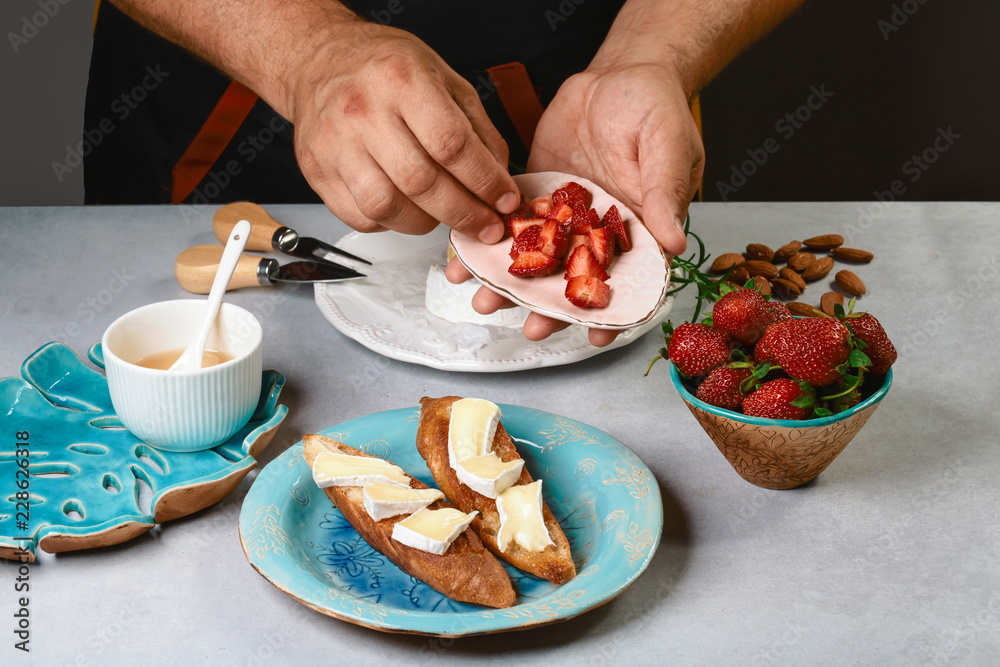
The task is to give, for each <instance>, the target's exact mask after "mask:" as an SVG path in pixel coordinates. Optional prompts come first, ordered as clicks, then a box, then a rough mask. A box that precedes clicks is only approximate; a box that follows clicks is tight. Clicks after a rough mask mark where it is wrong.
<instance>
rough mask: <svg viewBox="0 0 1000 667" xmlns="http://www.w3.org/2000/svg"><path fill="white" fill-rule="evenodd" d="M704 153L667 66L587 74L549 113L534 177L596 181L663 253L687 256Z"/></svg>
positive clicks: (535, 153) (539, 133) (536, 148)
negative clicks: (551, 174)
mask: <svg viewBox="0 0 1000 667" xmlns="http://www.w3.org/2000/svg"><path fill="white" fill-rule="evenodd" d="M704 167H705V149H704V148H703V146H702V142H701V136H700V135H699V134H698V128H697V127H696V126H695V124H694V119H693V118H692V116H691V111H690V109H689V108H688V103H687V97H686V95H685V93H684V91H683V89H682V88H681V83H680V80H679V78H678V77H677V76H676V75H674V74H673V73H672V72H671V70H670V69H668V68H667V67H662V66H657V65H636V64H629V65H624V66H617V67H606V68H602V69H588V70H586V71H585V72H582V73H580V74H577V75H576V76H573V77H571V78H570V79H568V80H567V81H566V83H565V84H563V86H562V87H561V88H560V89H559V92H558V94H557V95H556V97H555V99H554V100H553V101H552V104H550V105H549V107H548V109H546V110H545V113H544V114H543V115H542V118H541V120H540V121H539V124H538V129H537V130H536V131H535V141H534V144H533V145H532V148H531V157H530V158H529V160H528V170H529V171H564V172H567V173H570V174H575V175H578V176H583V177H584V178H589V179H590V180H592V181H594V182H595V183H597V184H598V185H600V186H602V187H603V188H604V189H605V190H607V191H608V193H610V194H611V195H612V196H614V197H616V198H618V199H620V200H621V201H622V202H623V203H624V204H625V205H626V206H628V207H629V208H630V209H632V210H633V211H634V212H635V213H636V214H637V215H638V216H639V217H640V218H642V220H643V222H644V223H645V225H646V228H647V229H649V231H650V233H651V234H652V235H653V238H655V239H656V240H657V241H659V243H660V245H661V246H663V248H664V250H666V251H667V252H668V253H670V254H672V255H679V254H680V253H682V252H684V249H685V248H686V246H687V242H686V240H685V237H684V232H683V228H682V225H683V221H684V218H685V217H686V216H687V208H688V204H689V203H690V202H691V199H692V198H693V197H694V195H695V193H696V192H697V191H698V185H699V183H701V176H702V172H703V170H704Z"/></svg>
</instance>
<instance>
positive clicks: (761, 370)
mask: <svg viewBox="0 0 1000 667" xmlns="http://www.w3.org/2000/svg"><path fill="white" fill-rule="evenodd" d="M770 372H771V362H769V361H764V362H761V363H760V364H759V365H758V366H757V368H755V369H753V376H754V377H755V378H756V379H758V380H763V379H764V376H765V375H767V374H768V373H770Z"/></svg>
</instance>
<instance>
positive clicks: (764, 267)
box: [740, 259, 778, 278]
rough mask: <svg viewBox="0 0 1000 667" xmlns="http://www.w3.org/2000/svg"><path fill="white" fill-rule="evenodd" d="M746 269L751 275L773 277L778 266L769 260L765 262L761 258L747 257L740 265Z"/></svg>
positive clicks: (776, 272)
mask: <svg viewBox="0 0 1000 667" xmlns="http://www.w3.org/2000/svg"><path fill="white" fill-rule="evenodd" d="M740 266H741V267H743V268H744V269H746V270H747V273H748V274H750V275H751V276H764V277H765V278H773V277H775V276H776V275H778V267H776V266H775V265H774V264H771V262H765V261H764V260H762V259H748V260H747V261H745V262H743V263H742V264H741V265H740Z"/></svg>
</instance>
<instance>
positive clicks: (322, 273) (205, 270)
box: [174, 232, 365, 294]
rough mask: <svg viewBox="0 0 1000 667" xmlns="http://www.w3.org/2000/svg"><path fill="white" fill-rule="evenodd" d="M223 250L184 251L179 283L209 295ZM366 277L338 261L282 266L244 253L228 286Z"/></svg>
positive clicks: (177, 270)
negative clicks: (337, 262) (334, 262)
mask: <svg viewBox="0 0 1000 667" xmlns="http://www.w3.org/2000/svg"><path fill="white" fill-rule="evenodd" d="M251 234H252V232H251ZM223 250H224V248H223V247H222V246H217V245H197V246H194V247H192V248H188V249H187V250H185V251H184V252H182V253H181V254H180V255H178V256H177V261H176V262H175V263H174V275H176V276H177V282H178V283H180V285H181V287H183V288H184V289H186V290H187V291H188V292H191V293H192V294H208V292H209V290H210V289H211V288H212V281H213V280H214V277H215V273H216V270H217V269H218V267H219V262H220V261H222V252H223ZM364 277H365V274H363V273H358V272H357V271H355V270H354V269H351V268H348V267H346V266H340V265H339V264H330V263H327V262H320V261H316V260H312V261H305V262H292V263H290V264H284V265H279V264H278V261H277V260H275V259H271V258H269V257H263V258H261V257H254V256H253V255H247V254H242V255H240V258H239V261H237V263H236V270H235V271H234V272H233V277H232V278H231V279H230V280H229V287H228V289H229V290H234V289H239V288H241V287H257V286H265V287H266V286H268V285H274V284H276V283H332V282H339V281H341V280H353V279H355V278H364Z"/></svg>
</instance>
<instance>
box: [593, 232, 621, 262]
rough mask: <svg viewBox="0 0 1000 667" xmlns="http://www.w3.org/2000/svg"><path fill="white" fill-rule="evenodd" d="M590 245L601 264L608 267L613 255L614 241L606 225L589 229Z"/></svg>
mask: <svg viewBox="0 0 1000 667" xmlns="http://www.w3.org/2000/svg"><path fill="white" fill-rule="evenodd" d="M589 236H590V247H591V248H593V250H594V257H596V258H597V261H598V262H600V264H601V266H603V267H604V268H608V267H609V266H611V260H612V259H614V256H615V241H614V239H613V238H612V237H611V234H610V233H608V230H607V228H606V227H601V228H600V229H593V230H591V231H590V235H589Z"/></svg>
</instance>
